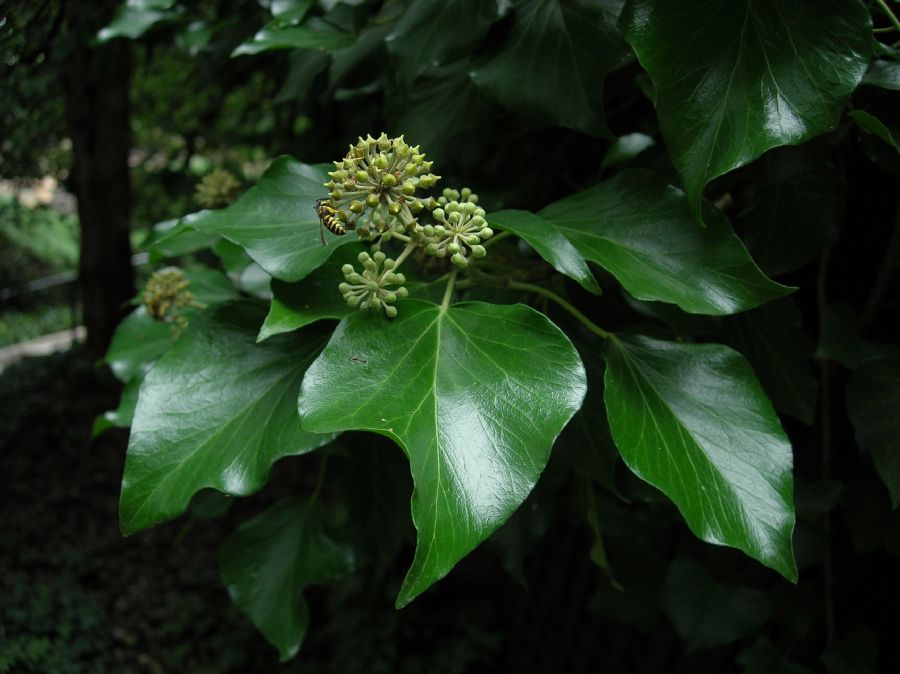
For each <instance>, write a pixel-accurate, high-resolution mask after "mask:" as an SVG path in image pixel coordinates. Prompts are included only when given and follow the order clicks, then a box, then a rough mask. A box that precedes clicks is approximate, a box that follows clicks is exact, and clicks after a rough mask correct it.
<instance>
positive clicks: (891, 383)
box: [847, 357, 900, 508]
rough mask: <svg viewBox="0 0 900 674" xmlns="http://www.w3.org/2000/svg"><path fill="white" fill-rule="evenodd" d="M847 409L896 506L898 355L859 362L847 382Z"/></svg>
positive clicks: (899, 478)
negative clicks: (860, 363)
mask: <svg viewBox="0 0 900 674" xmlns="http://www.w3.org/2000/svg"><path fill="white" fill-rule="evenodd" d="M847 410H848V412H849V413H850V420H851V421H852V422H853V427H854V429H855V430H856V437H857V439H858V441H859V444H860V447H862V448H863V449H864V450H866V451H867V452H869V453H870V454H871V455H872V461H873V462H874V463H875V469H876V470H877V471H878V475H879V476H880V477H881V480H882V482H884V484H885V485H887V488H888V491H889V492H890V493H891V502H892V504H893V506H894V508H896V507H897V506H898V505H900V357H895V358H885V359H882V360H872V361H869V362H867V363H864V364H862V365H860V367H859V368H858V369H857V370H856V372H854V373H853V376H852V377H851V378H850V381H849V382H848V384H847Z"/></svg>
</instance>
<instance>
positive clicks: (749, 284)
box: [538, 169, 791, 315]
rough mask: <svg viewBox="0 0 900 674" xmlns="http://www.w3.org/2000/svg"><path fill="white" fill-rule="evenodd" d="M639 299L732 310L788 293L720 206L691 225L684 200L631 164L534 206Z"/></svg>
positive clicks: (706, 310) (693, 309)
mask: <svg viewBox="0 0 900 674" xmlns="http://www.w3.org/2000/svg"><path fill="white" fill-rule="evenodd" d="M538 215H540V216H541V217H542V218H543V219H544V220H547V221H548V222H550V223H552V224H553V226H555V227H556V229H557V230H558V231H559V232H561V233H562V234H564V235H565V236H566V238H568V239H569V241H570V242H571V243H572V244H573V245H574V246H575V248H577V249H578V250H579V251H580V252H581V254H582V255H583V256H584V257H585V258H587V259H588V260H590V261H592V262H596V263H597V264H599V265H600V266H601V267H603V268H605V269H606V270H607V271H609V272H610V273H611V274H613V276H615V277H616V279H618V281H619V283H621V284H622V285H623V286H624V287H625V289H626V290H627V291H628V292H629V293H631V294H632V295H633V296H635V297H636V298H638V299H642V300H660V301H663V302H671V303H673V304H677V305H678V306H679V307H681V308H682V309H684V310H685V311H687V312H689V313H698V314H712V315H720V314H732V313H736V312H738V311H744V310H746V309H751V308H753V307H755V306H758V305H760V304H763V303H764V302H768V301H769V300H772V299H775V298H777V297H781V296H783V295H786V294H787V293H789V292H790V291H791V289H790V288H787V287H785V286H782V285H779V284H777V283H774V282H773V281H771V280H769V279H768V278H766V276H765V275H764V274H763V273H762V272H761V271H760V270H759V268H758V267H757V266H756V264H754V262H753V260H752V259H751V258H750V256H749V255H748V254H747V251H746V249H745V248H744V246H743V244H742V243H741V242H740V240H739V239H738V238H737V237H736V236H735V235H734V232H733V231H732V230H731V226H730V225H729V224H728V220H727V219H726V218H725V216H724V215H722V213H720V212H719V211H717V210H715V209H713V208H712V207H711V206H709V207H708V210H707V215H706V220H707V225H708V226H707V227H706V228H701V227H697V226H696V224H695V223H694V221H693V220H692V218H691V214H690V209H689V207H688V203H687V199H686V197H685V195H684V193H682V192H681V191H679V190H677V189H675V188H674V187H671V186H670V185H667V184H666V183H665V182H664V181H663V180H662V179H661V178H659V177H658V176H657V175H656V174H654V173H652V172H650V171H647V170H644V169H632V170H629V171H625V172H623V173H620V174H619V175H617V176H615V177H614V178H611V179H610V180H607V181H604V182H603V183H601V184H599V185H597V186H595V187H592V188H590V189H587V190H585V191H583V192H579V193H578V194H574V195H572V196H570V197H566V198H565V199H562V200H561V201H557V202H556V203H553V204H551V205H549V206H547V207H546V208H545V209H543V210H542V211H540V212H539V213H538Z"/></svg>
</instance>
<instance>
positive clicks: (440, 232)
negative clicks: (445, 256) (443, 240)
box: [434, 225, 447, 236]
mask: <svg viewBox="0 0 900 674" xmlns="http://www.w3.org/2000/svg"><path fill="white" fill-rule="evenodd" d="M446 233H447V229H446V228H445V227H444V226H443V225H435V226H434V235H435V236H444V234H446Z"/></svg>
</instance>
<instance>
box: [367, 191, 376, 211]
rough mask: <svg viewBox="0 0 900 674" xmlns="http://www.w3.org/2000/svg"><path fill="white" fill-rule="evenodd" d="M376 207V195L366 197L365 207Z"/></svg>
mask: <svg viewBox="0 0 900 674" xmlns="http://www.w3.org/2000/svg"><path fill="white" fill-rule="evenodd" d="M377 205H378V195H377V194H369V195H368V196H366V206H368V207H369V208H375V207H376V206H377Z"/></svg>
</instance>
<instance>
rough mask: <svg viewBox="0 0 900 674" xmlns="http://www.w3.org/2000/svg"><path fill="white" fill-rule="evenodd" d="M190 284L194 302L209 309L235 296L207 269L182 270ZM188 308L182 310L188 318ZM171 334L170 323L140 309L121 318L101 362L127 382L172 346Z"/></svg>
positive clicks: (228, 285) (222, 279)
mask: <svg viewBox="0 0 900 674" xmlns="http://www.w3.org/2000/svg"><path fill="white" fill-rule="evenodd" d="M184 273H185V276H186V277H187V279H188V280H189V281H190V286H189V287H188V288H189V290H190V292H191V294H192V295H193V296H194V299H195V300H196V301H197V302H200V303H202V304H206V305H210V304H216V303H219V302H227V301H228V300H232V299H235V298H236V297H237V296H238V293H237V290H235V288H234V286H233V285H232V283H231V281H229V280H228V277H227V276H225V275H224V274H222V273H221V272H219V271H217V270H215V269H210V268H209V267H201V266H195V267H190V268H188V269H185V270H184ZM193 313H195V310H194V309H193V308H191V307H187V308H185V309H184V310H183V314H184V315H186V316H190V315H191V314H193ZM174 343H175V332H174V331H173V329H172V325H171V324H170V323H164V322H162V321H155V320H153V319H152V318H150V316H148V315H147V310H146V309H145V308H144V307H143V306H140V307H138V308H137V309H135V310H134V311H132V312H131V313H130V314H129V315H128V316H126V317H125V320H123V321H122V322H121V323H119V327H118V328H116V332H115V333H114V334H113V338H112V341H111V342H110V345H109V350H108V351H107V352H106V357H105V361H106V364H107V365H109V367H110V369H111V370H112V372H113V374H114V375H115V376H116V378H117V379H119V380H120V381H123V382H128V381H130V380H131V379H132V378H133V377H134V376H135V375H136V374H140V373H144V372H146V371H147V370H148V369H150V366H151V365H153V363H154V362H155V361H156V359H157V358H159V357H160V356H161V355H162V354H163V353H165V352H166V351H167V350H168V348H169V347H170V346H172V344H174Z"/></svg>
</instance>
